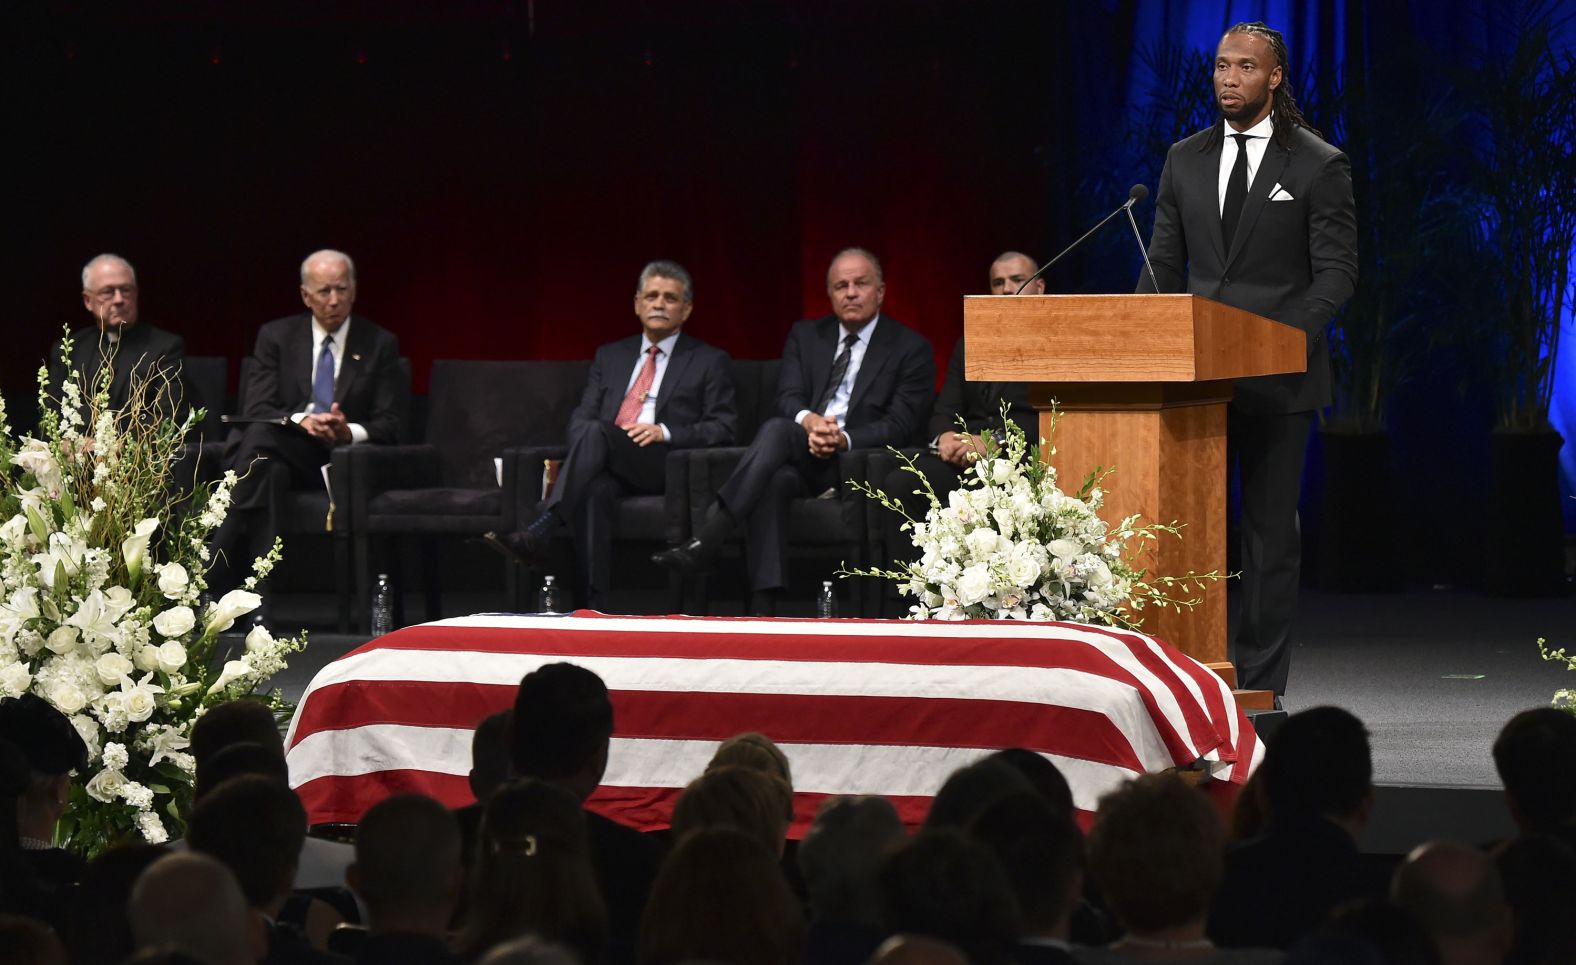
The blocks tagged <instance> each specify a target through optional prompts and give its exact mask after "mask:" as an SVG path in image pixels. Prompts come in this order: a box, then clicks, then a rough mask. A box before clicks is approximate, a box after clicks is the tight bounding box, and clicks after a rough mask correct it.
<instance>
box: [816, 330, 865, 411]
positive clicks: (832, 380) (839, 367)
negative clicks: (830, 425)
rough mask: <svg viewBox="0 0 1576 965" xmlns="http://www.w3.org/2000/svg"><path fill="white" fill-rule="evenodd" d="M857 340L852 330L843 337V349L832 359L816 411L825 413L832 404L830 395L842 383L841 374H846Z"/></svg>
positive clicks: (834, 393)
mask: <svg viewBox="0 0 1576 965" xmlns="http://www.w3.org/2000/svg"><path fill="white" fill-rule="evenodd" d="M858 341H859V336H858V335H855V334H854V333H853V332H849V333H848V337H847V338H845V339H843V350H842V351H841V352H839V353H838V354H837V358H835V359H833V360H832V374H831V377H829V378H828V379H827V380H826V391H825V392H823V393H821V404H820V405H819V406H817V407H816V410H815V411H816V412H818V413H819V414H821V415H826V407H827V406H829V405H831V404H832V396H834V395H836V394H837V387H838V386H840V385H842V384H843V376H845V375H847V374H848V356H850V355H852V354H853V351H854V343H855V342H858Z"/></svg>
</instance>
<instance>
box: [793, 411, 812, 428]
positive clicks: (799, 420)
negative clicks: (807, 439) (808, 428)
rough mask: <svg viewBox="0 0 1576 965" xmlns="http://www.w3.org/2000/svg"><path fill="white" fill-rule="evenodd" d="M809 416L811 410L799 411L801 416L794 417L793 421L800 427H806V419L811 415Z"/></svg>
mask: <svg viewBox="0 0 1576 965" xmlns="http://www.w3.org/2000/svg"><path fill="white" fill-rule="evenodd" d="M809 414H810V410H809V409H800V410H799V414H798V415H796V416H794V417H793V421H795V422H797V423H799V424H800V425H804V417H805V416H807V415H809Z"/></svg>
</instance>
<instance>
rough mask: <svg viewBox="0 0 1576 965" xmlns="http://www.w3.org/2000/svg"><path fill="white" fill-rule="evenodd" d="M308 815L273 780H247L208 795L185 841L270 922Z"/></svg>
mask: <svg viewBox="0 0 1576 965" xmlns="http://www.w3.org/2000/svg"><path fill="white" fill-rule="evenodd" d="M305 838H306V809H305V808H303V807H302V806H301V800H300V799H299V798H298V797H296V794H295V792H294V791H292V790H290V788H289V787H287V786H286V785H283V784H281V783H279V782H278V781H276V780H274V779H273V778H271V777H264V776H263V775H260V774H247V775H243V776H241V777H236V778H231V779H230V780H228V781H225V782H224V783H223V784H221V785H219V786H218V787H215V788H214V789H213V790H211V791H209V792H208V794H207V795H206V796H205V797H204V798H203V799H202V800H200V801H198V802H197V804H196V806H195V807H193V808H192V816H191V821H190V823H189V825H188V826H187V829H186V839H187V841H188V842H190V844H191V847H192V849H193V850H194V851H201V852H203V853H205V854H208V855H212V856H213V857H215V858H217V859H218V860H219V861H220V862H221V863H222V864H223V865H224V866H225V867H227V868H229V869H230V872H231V873H232V874H234V875H235V877H236V880H237V881H238V882H239V883H240V885H241V892H242V893H243V894H245V895H246V900H247V901H248V902H250V903H251V905H252V907H254V908H257V909H258V910H260V911H263V912H265V913H267V914H268V915H270V916H273V915H275V914H277V913H278V909H279V906H280V905H281V904H282V903H283V901H284V899H285V898H286V897H287V896H288V895H289V893H290V886H291V882H292V880H293V879H294V877H295V870H296V863H297V861H298V860H299V858H300V854H301V842H302V840H304V839H305Z"/></svg>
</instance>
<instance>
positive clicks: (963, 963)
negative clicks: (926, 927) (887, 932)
mask: <svg viewBox="0 0 1576 965" xmlns="http://www.w3.org/2000/svg"><path fill="white" fill-rule="evenodd" d="M968 962H969V960H968V959H967V958H964V957H963V952H962V950H961V949H959V948H958V946H956V945H954V944H952V943H951V942H944V941H942V940H941V939H939V938H932V937H931V936H929V935H893V936H892V937H891V938H888V939H887V940H886V941H884V942H882V943H881V947H880V948H877V949H876V953H875V955H873V956H871V959H870V965H968Z"/></svg>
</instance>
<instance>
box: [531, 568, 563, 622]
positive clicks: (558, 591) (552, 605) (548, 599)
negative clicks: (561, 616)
mask: <svg viewBox="0 0 1576 965" xmlns="http://www.w3.org/2000/svg"><path fill="white" fill-rule="evenodd" d="M536 609H537V611H538V612H540V613H563V612H564V590H563V587H561V586H559V585H558V578H557V577H556V576H548V577H546V578H544V579H543V580H542V592H541V594H540V596H538V598H537V606H536Z"/></svg>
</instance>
